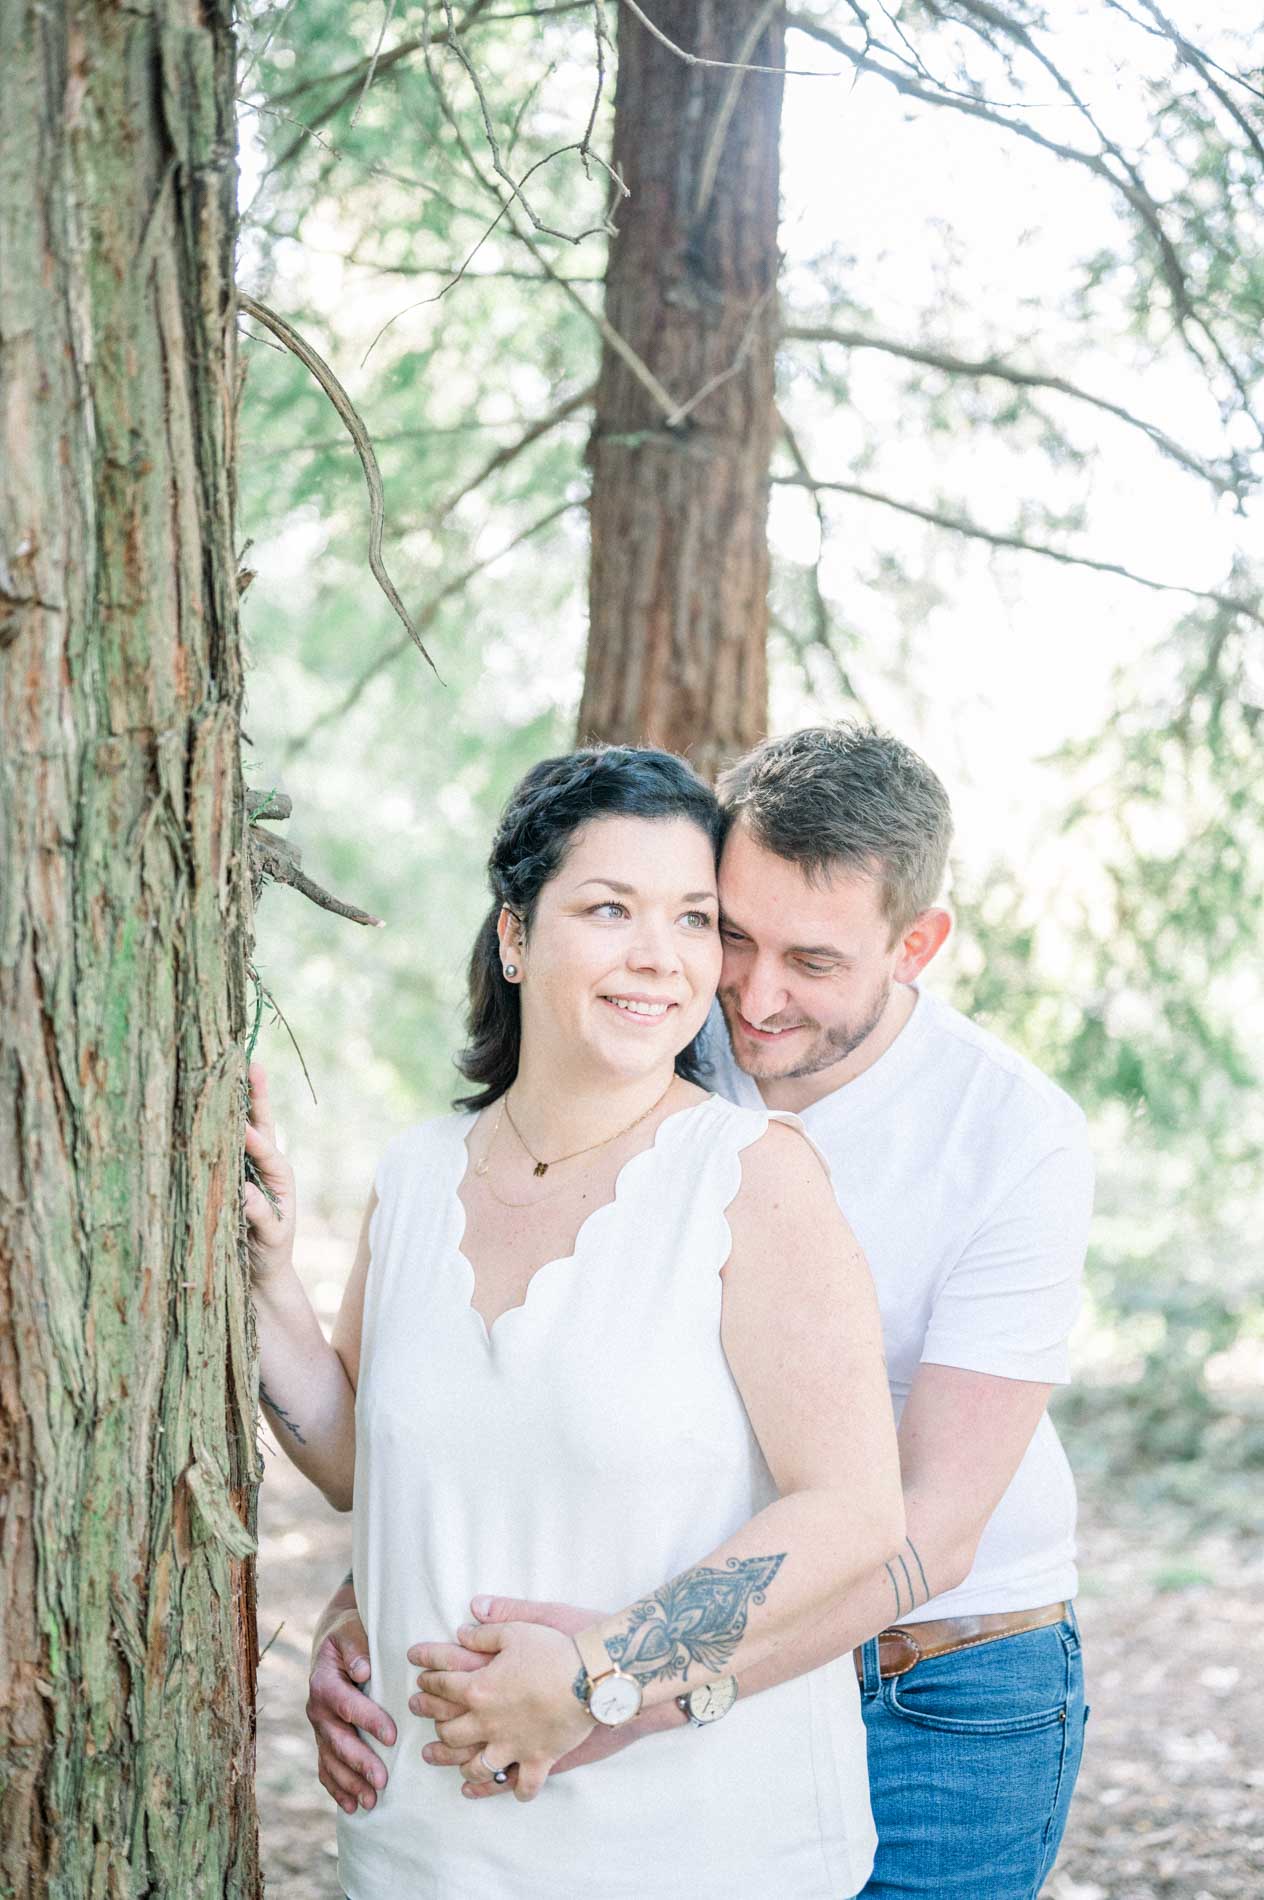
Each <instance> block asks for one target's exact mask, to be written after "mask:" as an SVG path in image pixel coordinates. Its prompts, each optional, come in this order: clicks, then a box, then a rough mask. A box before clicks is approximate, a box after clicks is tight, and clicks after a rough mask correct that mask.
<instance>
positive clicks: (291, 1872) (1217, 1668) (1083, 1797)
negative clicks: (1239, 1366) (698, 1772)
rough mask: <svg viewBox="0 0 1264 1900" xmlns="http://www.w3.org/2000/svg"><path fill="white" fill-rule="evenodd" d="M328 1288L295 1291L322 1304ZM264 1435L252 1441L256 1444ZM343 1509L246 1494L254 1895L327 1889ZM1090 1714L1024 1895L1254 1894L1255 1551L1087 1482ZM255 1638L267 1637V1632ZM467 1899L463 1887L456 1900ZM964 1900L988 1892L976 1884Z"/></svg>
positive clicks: (1260, 1565) (1250, 1899)
mask: <svg viewBox="0 0 1264 1900" xmlns="http://www.w3.org/2000/svg"><path fill="white" fill-rule="evenodd" d="M329 1287H330V1283H329V1281H328V1280H322V1281H320V1282H319V1283H318V1284H317V1285H315V1286H314V1287H313V1292H314V1293H315V1295H316V1297H317V1299H318V1302H319V1303H320V1304H322V1305H323V1304H325V1299H324V1298H322V1296H323V1295H324V1296H327V1289H329ZM266 1436H267V1435H266V1434H265V1439H266ZM349 1563H350V1520H349V1519H348V1518H346V1517H340V1516H338V1515H337V1514H336V1513H335V1512H333V1511H331V1510H330V1509H329V1508H328V1506H327V1505H326V1504H325V1503H324V1501H323V1499H321V1498H320V1497H319V1496H318V1495H317V1493H316V1492H315V1491H314V1490H313V1489H312V1487H311V1486H310V1485H308V1484H307V1483H306V1481H305V1480H304V1479H303V1478H301V1477H300V1476H299V1475H298V1473H297V1472H296V1471H295V1470H294V1468H293V1466H292V1465H290V1464H289V1462H288V1461H287V1460H286V1459H285V1458H284V1457H283V1456H282V1455H281V1454H280V1453H277V1452H270V1455H269V1457H268V1463H267V1475H266V1478H265V1481H264V1486H263V1494H262V1500H261V1506H260V1551H259V1637H260V1642H261V1644H264V1645H267V1646H268V1647H267V1653H266V1654H265V1655H264V1656H263V1658H262V1660H261V1663H260V1667H259V1752H258V1758H259V1803H260V1809H261V1817H262V1828H263V1851H264V1867H265V1871H266V1874H267V1891H268V1896H269V1900H340V1895H341V1889H340V1887H339V1885H338V1881H337V1875H336V1862H335V1858H334V1854H335V1849H334V1808H333V1804H332V1803H331V1802H330V1800H329V1798H328V1796H327V1795H326V1794H325V1791H324V1789H323V1788H322V1787H321V1786H320V1784H319V1782H318V1781H317V1780H316V1774H315V1767H314V1762H315V1751H314V1746H313V1742H312V1736H311V1731H310V1730H309V1728H308V1725H307V1721H306V1719H305V1717H304V1714H303V1704H304V1702H305V1700H306V1695H307V1655H308V1649H309V1646H310V1642H311V1635H312V1631H313V1629H314V1627H315V1622H316V1618H317V1615H318V1614H319V1611H320V1609H321V1607H322V1605H323V1603H324V1602H325V1600H326V1598H327V1597H328V1595H329V1593H330V1591H331V1590H332V1589H333V1587H334V1585H335V1584H336V1583H337V1582H338V1581H339V1579H340V1578H341V1577H342V1576H343V1575H344V1573H345V1572H346V1570H347V1568H348V1565H349ZM1080 1576H1081V1594H1080V1598H1079V1602H1078V1606H1077V1607H1078V1611H1079V1617H1080V1625H1081V1629H1082V1632H1083V1637H1084V1654H1085V1669H1086V1676H1087V1682H1088V1699H1089V1702H1090V1704H1091V1706H1092V1711H1093V1713H1092V1717H1091V1719H1090V1721H1089V1724H1088V1731H1087V1746H1086V1750H1085V1757H1084V1767H1083V1771H1082V1773H1081V1776H1080V1783H1079V1788H1078V1791H1077V1793H1076V1797H1075V1802H1074V1805H1073V1807H1072V1810H1071V1819H1070V1823H1069V1825H1068V1828H1067V1833H1066V1838H1065V1840H1064V1842H1063V1847H1062V1853H1061V1855H1060V1857H1059V1860H1058V1865H1057V1867H1056V1869H1055V1871H1054V1873H1053V1876H1052V1878H1051V1880H1050V1882H1049V1884H1048V1886H1047V1887H1046V1888H1045V1890H1044V1895H1043V1896H1042V1900H1262V1897H1264V1693H1262V1691H1264V1614H1262V1613H1261V1608H1260V1606H1261V1603H1264V1552H1261V1549H1260V1547H1259V1542H1258V1540H1253V1541H1250V1540H1247V1539H1246V1538H1244V1537H1242V1536H1240V1535H1234V1534H1233V1533H1232V1532H1229V1531H1207V1530H1202V1531H1196V1530H1194V1529H1193V1528H1192V1525H1191V1522H1190V1519H1189V1517H1188V1515H1187V1514H1186V1513H1184V1512H1183V1511H1182V1510H1181V1509H1179V1508H1178V1507H1176V1506H1173V1505H1167V1506H1155V1505H1150V1506H1147V1508H1145V1509H1144V1510H1142V1509H1141V1508H1140V1507H1139V1506H1138V1505H1137V1504H1135V1503H1130V1502H1129V1501H1128V1500H1127V1498H1126V1495H1125V1496H1124V1497H1122V1498H1121V1496H1120V1493H1119V1491H1118V1489H1116V1490H1115V1491H1114V1492H1108V1491H1106V1490H1105V1489H1101V1490H1098V1489H1097V1487H1096V1486H1089V1487H1088V1488H1087V1489H1086V1492H1085V1495H1084V1496H1083V1498H1082V1509H1081V1523H1080ZM270 1639H271V1640H270ZM472 1900H474V1897H472ZM978 1900H991V1897H990V1896H989V1895H988V1893H987V1891H986V1889H985V1888H981V1890H980V1893H979V1895H978Z"/></svg>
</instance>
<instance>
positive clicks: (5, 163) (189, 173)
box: [0, 0, 259, 1900]
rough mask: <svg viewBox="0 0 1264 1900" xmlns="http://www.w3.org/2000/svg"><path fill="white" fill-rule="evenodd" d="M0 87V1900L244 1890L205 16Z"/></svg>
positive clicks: (63, 50)
mask: <svg viewBox="0 0 1264 1900" xmlns="http://www.w3.org/2000/svg"><path fill="white" fill-rule="evenodd" d="M0 62H2V63H0V376H2V379H3V380H2V385H0V732H2V734H3V753H2V755H0V1470H2V1472H3V1483H4V1490H5V1500H4V1506H3V1516H2V1517H0V1572H2V1574H3V1583H2V1584H0V1781H2V1784H3V1796H2V1802H3V1806H2V1809H0V1894H2V1895H4V1896H11V1897H16V1896H22V1897H23V1900H25V1897H26V1896H35V1895H39V1896H41V1897H42V1896H45V1895H48V1896H52V1897H53V1900H98V1896H110V1897H111V1900H114V1897H115V1896H119V1897H121V1896H129V1897H130V1896H139V1895H172V1896H179V1900H208V1897H210V1896H215V1895H219V1894H224V1895H229V1894H231V1895H234V1896H238V1895H254V1894H256V1893H257V1892H258V1891H259V1883H258V1876H257V1853H256V1839H255V1825H254V1814H253V1803H252V1794H251V1780H252V1766H253V1760H252V1756H253V1724H252V1714H251V1709H252V1703H253V1693H252V1692H253V1658H254V1653H255V1651H254V1640H255V1638H254V1617H253V1598H252V1590H253V1575H252V1572H251V1568H250V1557H249V1552H250V1551H251V1549H252V1548H253V1535H252V1529H251V1525H252V1519H253V1499H254V1486H255V1479H256V1453H255V1449H254V1407H253V1394H252V1390H251V1380H252V1370H251V1368H252V1357H251V1340H250V1320H249V1300H248V1291H247V1287H246V1283H245V1280H244V1278H243V1271H242V1266H241V1256H240V1248H239V1211H238V1209H239V1196H238V1189H237V1183H238V1180H239V1178H240V1167H241V1154H240V1135H239V1130H240V1123H241V1105H242V1093H241V1090H242V1048H243V1042H244V1031H245V1020H246V1008H245V995H244V989H245V982H246V977H245V963H246V956H247V952H248V948H249V930H250V909H249V902H250V900H249V888H248V880H247V878H246V877H245V875H244V863H245V860H244V850H243V845H244V830H245V826H244V815H243V805H242V795H241V776H240V764H239V730H240V701H241V660H240V652H239V647H238V634H237V618H236V585H235V565H236V564H235V561H234V557H233V538H232V537H233V494H232V486H231V477H230V470H231V465H232V430H233V411H234V400H235V390H236V362H235V323H234V313H233V302H232V276H231V266H232V243H233V223H234V202H235V182H236V180H235V162H234V150H235V145H234V134H233V116H232V112H233V107H232V100H233V71H232V68H233V49H232V37H231V30H230V13H229V6H228V0H133V3H132V4H130V5H126V6H125V5H123V4H108V3H107V0H95V3H94V0H4V4H3V5H0Z"/></svg>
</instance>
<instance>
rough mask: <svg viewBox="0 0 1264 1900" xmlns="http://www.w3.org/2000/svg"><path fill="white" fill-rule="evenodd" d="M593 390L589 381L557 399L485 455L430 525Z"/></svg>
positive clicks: (584, 404) (562, 419) (572, 411)
mask: <svg viewBox="0 0 1264 1900" xmlns="http://www.w3.org/2000/svg"><path fill="white" fill-rule="evenodd" d="M596 393H597V385H596V383H589V385H588V387H587V388H586V389H580V390H577V391H576V393H575V394H574V395H573V396H568V397H567V398H566V400H565V402H560V403H559V404H558V405H557V407H556V409H550V411H549V413H548V414H547V415H546V416H541V417H540V419H539V421H538V422H533V423H532V424H531V426H530V428H529V429H525V430H524V431H523V433H522V434H521V435H520V436H519V437H518V438H517V440H516V441H514V442H507V443H506V444H505V446H504V447H503V448H500V449H497V451H496V453H495V454H494V455H491V456H489V457H488V459H487V460H486V461H485V462H484V464H483V466H482V468H480V469H479V471H478V473H477V474H476V475H471V477H470V479H469V481H468V482H465V483H463V485H462V486H461V487H460V488H458V489H457V491H456V493H455V494H454V495H449V496H448V499H447V500H446V501H445V502H443V503H442V504H441V505H440V506H439V507H438V508H436V510H435V512H434V514H433V515H432V516H431V520H432V522H433V523H434V525H435V526H438V524H439V523H440V522H441V521H443V520H445V519H446V517H447V516H448V515H450V514H451V513H452V510H453V509H454V508H455V507H456V505H457V503H458V502H461V501H464V500H465V497H466V496H467V495H470V494H473V492H474V490H475V489H476V488H481V487H482V485H483V483H484V482H485V481H487V479H488V478H489V476H492V475H495V474H497V473H498V472H499V471H500V470H501V469H502V468H507V467H508V466H509V464H510V462H513V461H516V459H517V458H518V456H520V455H521V454H522V453H523V451H524V449H529V448H530V447H531V445H532V443H533V442H538V441H539V440H540V437H541V436H544V435H548V433H549V431H550V430H551V429H556V428H557V426H558V424H559V423H560V422H565V421H566V419H567V417H568V416H573V415H574V414H575V411H576V410H577V409H584V408H586V407H587V406H588V404H589V403H590V402H591V401H592V399H593V397H594V396H595V395H596Z"/></svg>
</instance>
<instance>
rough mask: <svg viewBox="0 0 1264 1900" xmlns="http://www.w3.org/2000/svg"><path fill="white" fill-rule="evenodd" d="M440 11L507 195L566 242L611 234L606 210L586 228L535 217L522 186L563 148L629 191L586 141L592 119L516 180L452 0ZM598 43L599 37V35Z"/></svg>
mask: <svg viewBox="0 0 1264 1900" xmlns="http://www.w3.org/2000/svg"><path fill="white" fill-rule="evenodd" d="M443 13H444V18H445V19H446V20H447V23H448V30H447V34H446V35H445V38H446V42H447V45H448V49H449V51H450V52H452V53H453V54H454V56H455V57H456V58H457V60H459V61H460V64H461V65H462V66H463V67H464V69H465V72H466V74H467V76H468V78H469V81H470V84H471V85H472V86H473V88H474V96H475V98H476V99H477V100H478V109H479V112H480V113H481V115H482V120H483V132H484V135H485V137H486V139H487V148H488V151H489V152H490V153H491V161H492V170H493V171H494V172H495V174H496V176H497V178H499V179H500V181H501V183H502V184H503V185H504V186H505V187H506V189H507V190H508V192H509V195H510V198H511V199H512V198H516V199H517V200H518V203H519V204H520V205H521V206H522V208H523V210H524V211H525V212H526V214H527V216H528V218H529V219H530V220H531V223H532V224H533V225H534V226H535V229H536V230H537V231H541V232H544V233H545V234H546V235H547V236H548V237H555V238H562V239H564V240H565V241H566V243H568V244H582V243H583V241H584V239H585V238H587V237H608V236H610V235H611V234H612V226H611V223H610V217H609V214H607V215H606V216H605V217H604V218H603V219H602V221H601V223H600V224H599V225H590V226H589V227H588V228H587V229H586V230H583V231H575V232H572V231H560V230H557V229H556V228H555V227H554V226H553V225H551V224H545V223H544V221H543V219H541V218H539V217H537V216H536V213H535V212H534V211H533V210H532V208H531V202H530V200H529V198H528V197H527V195H526V193H525V192H524V191H523V189H522V186H523V185H524V184H525V183H526V181H527V179H528V178H530V176H531V174H532V173H533V172H537V171H539V170H540V168H541V166H543V165H546V164H548V162H549V160H550V159H552V158H560V157H561V156H562V154H563V153H564V152H573V151H578V152H579V153H580V154H581V155H582V157H583V160H584V168H585V170H587V168H588V162H589V160H590V159H596V160H597V163H598V164H599V165H600V166H601V168H602V170H603V171H604V172H605V173H606V175H607V177H608V178H609V179H610V180H611V183H612V184H613V186H614V188H615V190H616V192H617V193H618V194H620V195H621V196H622V197H624V198H626V197H627V195H628V188H627V186H626V185H625V184H624V182H623V180H622V178H620V176H619V174H618V172H617V171H616V170H615V169H614V167H613V165H608V164H607V163H606V161H605V160H604V159H603V158H600V157H598V155H597V154H596V153H595V152H594V151H593V150H592V149H591V147H590V145H589V134H590V133H591V131H592V125H591V122H590V124H589V127H588V130H587V131H586V132H585V133H584V136H583V139H582V140H581V141H580V142H579V143H578V144H577V145H576V144H571V145H563V146H561V147H559V149H558V150H557V151H555V152H550V153H549V154H548V156H547V157H545V158H542V159H539V160H538V161H537V162H536V164H534V165H533V166H532V167H531V169H530V171H528V172H527V173H526V174H525V175H524V177H523V179H522V181H521V183H519V182H518V181H517V180H515V179H514V178H512V177H511V176H510V174H509V173H508V172H507V171H506V170H505V165H504V161H503V159H502V158H501V155H500V142H499V140H498V139H497V137H496V128H495V126H494V125H493V124H492V114H491V107H490V106H489V105H488V103H487V94H486V93H485V92H484V91H483V83H482V81H481V80H480V78H479V76H478V73H477V71H476V70H475V66H474V62H473V60H472V59H471V58H470V56H469V54H468V53H467V52H466V50H465V47H464V45H463V43H462V40H461V35H460V33H459V32H458V30H457V26H456V22H455V21H454V19H453V17H452V0H443ZM598 45H599V46H600V37H599V39H598ZM422 52H423V53H424V55H425V60H426V70H427V72H428V73H429V74H430V77H431V80H432V82H433V83H434V86H435V90H436V92H438V91H439V90H440V86H439V80H438V75H437V74H436V72H435V70H434V66H433V64H432V62H431V58H430V47H429V45H428V44H427V45H423V47H422ZM596 110H597V108H596V105H595V104H594V106H593V117H594V118H595V117H596ZM447 116H448V118H449V121H450V120H451V117H452V114H451V113H450V112H449V113H448V114H447ZM440 295H442V292H440Z"/></svg>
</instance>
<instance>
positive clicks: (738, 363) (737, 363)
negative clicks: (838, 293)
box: [663, 278, 777, 429]
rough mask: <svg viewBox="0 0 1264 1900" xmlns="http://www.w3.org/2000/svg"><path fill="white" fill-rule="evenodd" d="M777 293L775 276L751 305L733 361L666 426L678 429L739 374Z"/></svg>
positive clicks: (666, 423)
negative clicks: (708, 399) (701, 403)
mask: <svg viewBox="0 0 1264 1900" xmlns="http://www.w3.org/2000/svg"><path fill="white" fill-rule="evenodd" d="M776 294H777V283H776V279H775V278H774V280H773V282H772V283H771V284H769V285H768V286H767V288H766V289H764V290H761V291H760V293H759V295H758V297H756V299H755V301H754V303H753V304H752V305H751V313H750V316H749V317H748V318H747V319H746V328H745V329H744V330H743V332H742V335H741V338H740V340H739V342H738V345H737V350H736V352H735V353H734V356H733V361H732V362H731V363H730V364H729V366H728V368H727V369H722V370H717V371H716V373H715V375H714V376H708V378H707V380H706V382H705V383H703V385H702V388H701V389H699V390H697V391H696V392H695V393H694V395H692V396H690V398H689V400H688V402H682V403H681V405H680V407H679V408H678V409H676V410H674V411H673V413H672V414H671V415H670V416H668V417H667V418H666V419H665V421H664V423H663V427H664V428H666V429H678V428H679V427H680V425H681V423H682V422H683V421H684V420H685V417H686V416H688V415H691V414H692V412H693V411H694V410H695V409H696V408H697V407H698V404H699V403H700V402H705V401H706V399H707V397H708V396H710V395H711V394H712V393H713V392H714V391H715V390H717V389H719V388H720V387H721V385H722V384H724V383H727V382H728V380H729V378H730V377H731V376H736V375H737V372H738V371H739V370H740V369H741V367H742V364H743V363H744V362H745V361H746V358H747V356H748V355H749V354H750V347H751V344H752V343H753V342H754V341H755V338H756V337H757V336H758V334H759V325H760V322H761V320H762V318H763V315H764V312H765V310H767V308H768V305H769V304H770V303H771V301H772V299H773V298H774V297H775V296H776Z"/></svg>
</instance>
